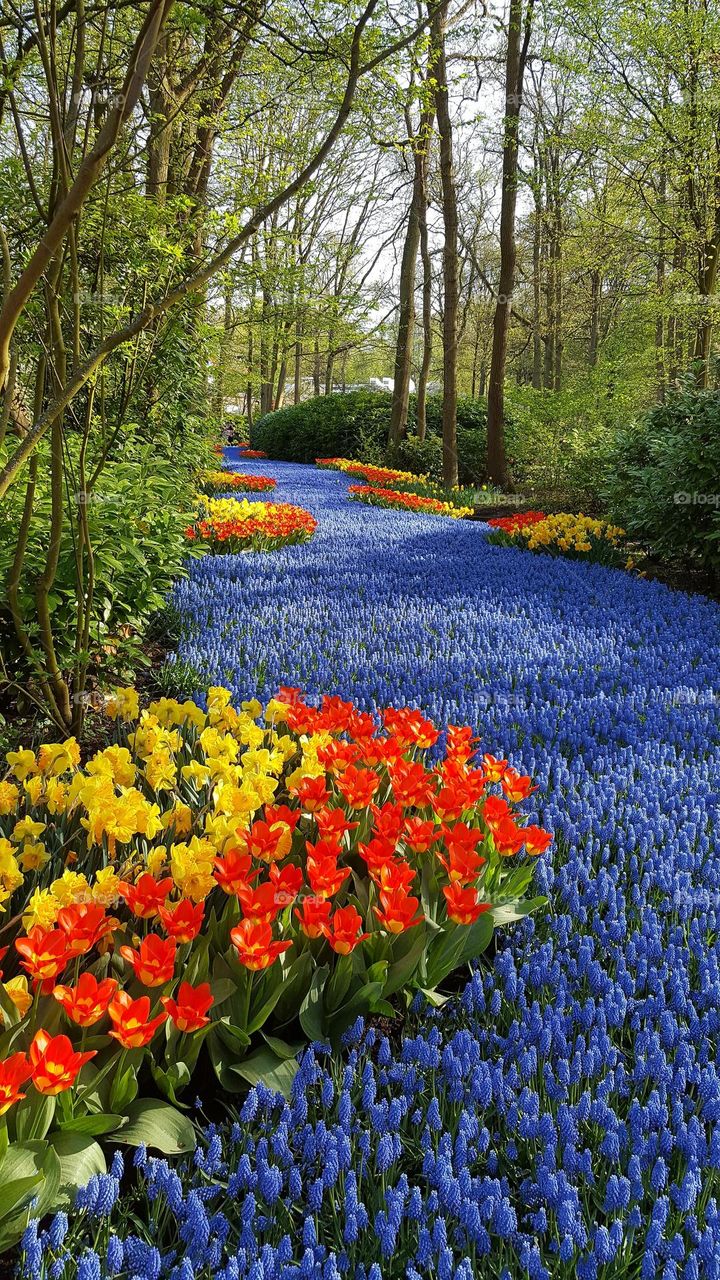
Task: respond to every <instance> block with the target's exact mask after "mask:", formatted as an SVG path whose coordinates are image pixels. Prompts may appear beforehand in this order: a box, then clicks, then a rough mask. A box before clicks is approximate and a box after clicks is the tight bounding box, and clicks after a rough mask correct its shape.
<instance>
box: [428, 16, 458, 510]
mask: <svg viewBox="0 0 720 1280" xmlns="http://www.w3.org/2000/svg"><path fill="white" fill-rule="evenodd" d="M431 40H432V47H433V59H434V71H435V109H436V111H437V122H438V134H439V136H440V184H441V190H442V215H443V231H444V239H443V400H442V434H443V483H444V484H445V485H446V487H447V488H451V487H452V486H453V485H456V484H457V482H458V458H457V332H458V303H459V293H460V281H459V270H458V212H457V192H456V189H455V173H454V167H453V138H452V124H451V120H450V102H449V94H448V84H447V66H446V63H445V11H444V10H439V11H436V13H435V14H434V16H433V19H432V25H431Z"/></svg>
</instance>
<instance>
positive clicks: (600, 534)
mask: <svg viewBox="0 0 720 1280" xmlns="http://www.w3.org/2000/svg"><path fill="white" fill-rule="evenodd" d="M488 523H489V524H490V526H491V527H492V528H493V533H492V534H491V535H490V541H491V542H496V543H498V544H500V545H501V546H508V545H509V546H515V547H523V548H527V550H528V551H541V552H544V553H545V554H546V555H559V556H568V557H570V558H572V559H578V560H589V561H592V562H593V563H594V564H606V565H613V566H614V567H615V568H617V569H620V568H625V569H633V568H634V567H635V561H634V559H633V557H632V556H629V555H628V551H627V546H626V543H625V530H624V529H620V528H619V527H618V526H617V525H612V524H609V523H608V522H607V521H606V520H595V519H593V517H592V516H583V515H570V514H567V513H561V514H559V515H552V516H546V515H543V513H542V512H540V511H529V512H527V513H526V514H525V515H523V516H506V517H504V518H501V519H498V520H490V521H488Z"/></svg>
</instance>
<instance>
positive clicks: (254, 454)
mask: <svg viewBox="0 0 720 1280" xmlns="http://www.w3.org/2000/svg"><path fill="white" fill-rule="evenodd" d="M236 448H238V449H239V450H240V452H241V453H242V456H243V458H267V454H266V453H263V451H262V449H250V448H249V446H248V445H246V444H239V445H237V446H236Z"/></svg>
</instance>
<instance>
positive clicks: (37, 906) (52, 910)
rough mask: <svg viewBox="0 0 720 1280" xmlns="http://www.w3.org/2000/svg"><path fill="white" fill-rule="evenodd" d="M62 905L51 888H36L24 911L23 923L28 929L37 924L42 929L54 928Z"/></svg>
mask: <svg viewBox="0 0 720 1280" xmlns="http://www.w3.org/2000/svg"><path fill="white" fill-rule="evenodd" d="M62 906H63V903H62V902H59V901H58V899H57V898H56V897H55V896H54V895H53V894H52V893H51V892H50V890H49V889H35V891H34V892H33V894H32V895H31V897H30V901H29V902H28V904H27V907H26V909H25V911H24V912H23V925H24V926H25V928H26V929H28V930H30V929H32V928H34V926H35V925H36V924H39V925H40V927H41V928H42V929H52V927H53V925H54V924H55V921H56V920H57V918H58V913H59V912H60V908H61V907H62Z"/></svg>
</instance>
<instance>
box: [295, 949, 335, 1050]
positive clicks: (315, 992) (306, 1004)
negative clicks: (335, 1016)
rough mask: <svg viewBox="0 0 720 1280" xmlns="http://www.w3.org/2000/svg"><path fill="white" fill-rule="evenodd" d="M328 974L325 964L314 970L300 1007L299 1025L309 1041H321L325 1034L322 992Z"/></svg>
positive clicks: (328, 968) (327, 966)
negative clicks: (308, 988)
mask: <svg viewBox="0 0 720 1280" xmlns="http://www.w3.org/2000/svg"><path fill="white" fill-rule="evenodd" d="M329 973H330V966H329V965H327V964H324V965H321V966H320V968H319V969H316V970H315V972H314V974H313V976H312V982H311V983H310V990H309V991H308V993H307V995H306V997H305V999H304V1000H303V1002H302V1004H301V1006H300V1025H301V1027H302V1029H303V1031H304V1032H305V1034H306V1036H307V1037H308V1039H310V1040H322V1039H323V1037H324V1034H325V1024H324V990H325V983H326V982H327V979H328V974H329Z"/></svg>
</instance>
